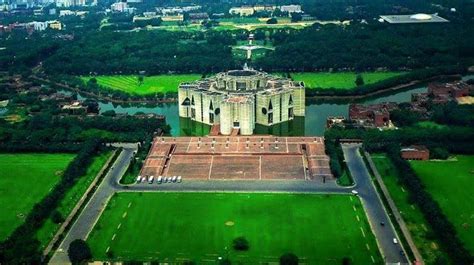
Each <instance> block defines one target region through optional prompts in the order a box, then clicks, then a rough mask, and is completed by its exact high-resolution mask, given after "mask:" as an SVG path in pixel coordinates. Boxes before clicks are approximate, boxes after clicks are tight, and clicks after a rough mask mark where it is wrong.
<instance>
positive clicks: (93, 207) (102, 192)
mask: <svg viewBox="0 0 474 265" xmlns="http://www.w3.org/2000/svg"><path fill="white" fill-rule="evenodd" d="M134 151H135V149H131V148H124V149H123V151H122V152H121V153H120V154H119V156H118V157H117V159H116V160H115V162H114V164H113V165H112V167H111V168H110V170H109V171H108V172H107V175H106V176H105V178H104V179H103V181H102V183H101V184H100V185H99V187H98V188H97V190H96V191H95V193H94V194H93V195H92V197H91V199H90V200H89V202H88V203H87V204H86V206H85V207H84V209H83V210H82V212H81V214H80V215H79V217H78V218H77V220H76V221H75V222H74V224H73V225H72V226H71V229H70V230H69V232H68V233H67V234H66V236H65V238H64V239H63V241H62V242H61V244H60V245H59V248H58V249H57V250H56V252H55V253H54V255H53V257H52V258H51V260H50V261H49V264H69V263H70V261H69V257H68V255H67V249H68V248H69V244H70V243H71V242H72V241H74V240H76V239H83V240H85V239H86V238H87V236H88V235H89V233H90V231H91V230H92V228H93V227H94V225H95V223H96V222H97V220H98V219H99V216H100V214H101V213H102V210H103V209H104V208H105V206H106V205H107V201H108V200H109V199H110V197H111V196H112V195H113V194H114V192H115V188H114V185H110V183H112V182H113V181H115V180H117V179H120V177H121V176H122V175H123V174H124V172H125V171H126V169H127V167H128V164H129V163H130V159H131V158H132V157H133V152H134Z"/></svg>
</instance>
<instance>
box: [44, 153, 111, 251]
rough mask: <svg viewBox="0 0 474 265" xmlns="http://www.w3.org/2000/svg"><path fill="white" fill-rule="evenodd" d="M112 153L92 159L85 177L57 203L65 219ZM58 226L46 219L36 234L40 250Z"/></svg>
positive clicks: (102, 154)
mask: <svg viewBox="0 0 474 265" xmlns="http://www.w3.org/2000/svg"><path fill="white" fill-rule="evenodd" d="M111 153H112V152H103V153H101V154H99V155H97V156H96V157H94V158H93V160H92V163H91V164H90V166H89V167H88V168H87V173H86V175H84V176H82V177H80V178H79V179H78V180H77V182H76V184H75V185H74V186H73V187H72V188H71V189H70V190H69V191H67V192H66V194H64V198H63V199H62V200H61V202H60V203H59V207H58V208H57V210H58V211H59V212H60V213H61V215H62V216H63V217H64V219H66V217H67V216H68V215H69V214H70V213H71V211H72V209H73V208H74V207H75V206H76V204H77V203H78V202H79V200H80V199H81V197H82V195H83V194H84V193H85V192H86V190H87V188H88V187H89V185H90V184H91V183H92V181H93V180H94V179H95V177H96V176H97V174H98V173H99V171H100V169H101V168H102V167H103V166H104V164H105V162H106V161H107V159H109V157H110V155H111ZM59 227H60V224H55V223H54V222H53V221H52V220H51V218H48V219H47V220H46V222H45V223H44V224H43V226H42V227H41V228H40V229H39V230H38V232H37V235H36V237H37V239H38V240H39V241H40V242H41V248H42V249H44V248H45V247H46V246H47V245H48V243H49V241H50V240H51V239H52V238H53V236H54V234H55V233H56V231H57V230H58V229H59Z"/></svg>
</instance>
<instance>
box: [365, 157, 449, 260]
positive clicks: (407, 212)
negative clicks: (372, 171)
mask: <svg viewBox="0 0 474 265" xmlns="http://www.w3.org/2000/svg"><path fill="white" fill-rule="evenodd" d="M372 160H373V161H374V163H375V166H376V167H377V170H378V171H379V173H380V176H381V177H382V179H383V182H384V184H385V186H386V187H387V189H388V191H389V192H390V196H391V197H392V199H393V201H394V202H395V204H396V206H397V208H398V209H399V210H400V214H401V215H402V217H403V220H404V221H405V223H406V224H407V227H408V230H409V231H410V233H411V235H412V238H413V240H414V241H415V245H416V246H417V248H418V250H419V251H420V254H421V256H422V257H423V259H424V261H425V262H426V264H433V263H434V261H435V260H436V258H437V257H440V256H444V257H445V258H448V256H447V255H446V254H445V253H443V252H441V251H440V249H438V248H439V244H438V242H437V241H436V240H433V238H432V236H431V234H432V233H433V231H432V229H431V228H430V226H429V225H428V222H427V221H426V219H425V217H424V216H423V214H422V213H421V212H420V209H419V208H418V206H416V205H415V204H412V203H410V199H409V197H410V194H409V191H408V190H407V189H405V188H404V187H403V185H402V184H401V183H399V182H398V176H397V172H396V171H395V168H394V166H393V164H392V162H391V161H390V159H389V158H388V157H387V156H386V155H384V154H373V155H372Z"/></svg>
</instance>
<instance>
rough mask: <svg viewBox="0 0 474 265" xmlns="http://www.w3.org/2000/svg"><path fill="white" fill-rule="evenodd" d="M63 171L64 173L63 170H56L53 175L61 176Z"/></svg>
mask: <svg viewBox="0 0 474 265" xmlns="http://www.w3.org/2000/svg"><path fill="white" fill-rule="evenodd" d="M63 173H64V171H62V170H58V171H56V172H54V175H56V176H62V175H63Z"/></svg>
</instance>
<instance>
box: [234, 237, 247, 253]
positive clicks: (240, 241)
mask: <svg viewBox="0 0 474 265" xmlns="http://www.w3.org/2000/svg"><path fill="white" fill-rule="evenodd" d="M233 245H234V249H235V250H239V251H245V250H248V249H249V242H248V241H247V239H246V238H245V237H243V236H240V237H237V238H236V239H234V241H233Z"/></svg>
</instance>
